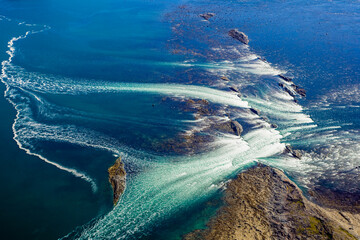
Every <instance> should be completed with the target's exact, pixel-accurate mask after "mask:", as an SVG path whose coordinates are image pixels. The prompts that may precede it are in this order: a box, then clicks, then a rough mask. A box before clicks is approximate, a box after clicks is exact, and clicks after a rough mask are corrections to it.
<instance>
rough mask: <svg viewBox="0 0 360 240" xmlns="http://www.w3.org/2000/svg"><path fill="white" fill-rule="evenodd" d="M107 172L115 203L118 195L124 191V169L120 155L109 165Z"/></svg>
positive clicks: (118, 197)
mask: <svg viewBox="0 0 360 240" xmlns="http://www.w3.org/2000/svg"><path fill="white" fill-rule="evenodd" d="M108 172H109V182H110V183H111V186H112V188H113V192H114V195H113V203H114V205H116V204H117V202H118V201H119V199H120V196H121V195H122V194H123V193H124V190H125V186H126V171H125V168H124V163H123V162H122V161H121V158H120V157H119V158H118V159H116V161H115V163H114V165H112V166H111V167H109V169H108Z"/></svg>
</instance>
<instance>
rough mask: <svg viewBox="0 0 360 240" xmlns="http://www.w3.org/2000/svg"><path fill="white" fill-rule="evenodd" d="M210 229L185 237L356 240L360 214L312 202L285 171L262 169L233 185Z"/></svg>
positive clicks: (207, 239) (244, 175)
mask: <svg viewBox="0 0 360 240" xmlns="http://www.w3.org/2000/svg"><path fill="white" fill-rule="evenodd" d="M342 215H344V216H345V217H343V216H342ZM207 226H208V228H207V229H204V230H196V231H194V232H192V233H189V234H187V235H185V236H184V239H185V240H194V239H201V240H210V239H211V240H228V239H237V240H248V239H274V240H275V239H285V240H290V239H312V240H315V239H324V240H325V239H353V240H355V239H356V238H357V237H359V234H360V215H358V214H357V215H356V214H349V213H344V212H342V213H340V212H339V211H336V210H331V209H326V208H322V207H320V206H318V205H316V204H314V203H312V202H310V201H308V200H307V199H306V198H305V197H304V196H303V194H302V192H301V190H300V189H299V188H298V187H297V186H296V185H295V183H293V182H292V181H291V180H290V179H288V178H287V177H286V175H285V174H284V173H283V172H281V171H280V170H277V169H273V168H271V167H268V166H264V165H258V166H256V167H254V168H251V169H249V170H247V171H245V172H243V173H240V174H239V175H238V176H237V178H236V179H234V180H232V181H231V182H230V183H228V185H227V188H226V190H225V196H224V206H223V207H221V208H220V209H219V211H218V213H217V215H216V216H215V217H213V218H212V219H211V220H210V221H209V222H208V224H207Z"/></svg>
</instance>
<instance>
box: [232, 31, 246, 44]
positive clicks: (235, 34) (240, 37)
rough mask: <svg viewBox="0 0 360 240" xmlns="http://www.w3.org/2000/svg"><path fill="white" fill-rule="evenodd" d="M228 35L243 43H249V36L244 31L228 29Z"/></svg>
mask: <svg viewBox="0 0 360 240" xmlns="http://www.w3.org/2000/svg"><path fill="white" fill-rule="evenodd" d="M228 34H229V36H230V37H232V38H234V39H236V40H238V41H240V42H242V43H243V44H249V38H248V36H246V34H245V33H243V32H240V31H239V30H238V29H232V30H230V31H229V33H228Z"/></svg>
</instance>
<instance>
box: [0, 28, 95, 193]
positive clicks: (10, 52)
mask: <svg viewBox="0 0 360 240" xmlns="http://www.w3.org/2000/svg"><path fill="white" fill-rule="evenodd" d="M48 29H50V27H48V26H44V29H42V30H39V31H27V32H26V33H25V34H24V35H20V36H18V37H13V38H12V39H11V40H10V41H9V42H8V48H9V50H8V51H6V53H7V54H8V55H9V58H8V59H7V60H4V61H3V62H2V63H1V66H2V68H1V77H0V78H1V82H2V83H4V85H5V87H6V89H5V92H4V97H6V96H7V94H8V91H9V89H10V87H9V85H8V84H7V83H6V81H5V80H4V78H6V77H7V75H6V73H5V66H6V65H7V64H11V62H12V60H13V58H14V56H15V47H14V43H15V42H16V41H18V40H20V39H25V38H26V37H27V36H29V35H30V34H35V33H40V32H43V31H45V30H48ZM7 100H8V101H9V102H10V103H11V104H12V105H13V106H14V108H15V110H16V111H17V113H16V118H15V120H14V123H13V125H12V131H13V133H14V137H13V139H14V140H15V142H16V144H17V145H18V147H19V149H21V150H24V151H25V152H26V153H27V154H28V155H31V156H35V157H38V158H40V159H41V160H43V161H44V162H46V163H48V164H50V165H53V166H55V167H57V168H58V169H60V170H63V171H66V172H69V173H71V174H73V175H74V176H75V177H78V178H81V179H84V180H85V181H87V182H89V183H90V184H91V187H92V190H93V192H96V191H97V185H96V183H95V181H94V180H93V179H91V178H90V177H89V176H87V175H86V174H84V173H81V172H79V171H77V170H75V169H73V168H68V167H64V166H62V165H60V164H58V163H55V162H52V161H50V160H48V159H47V158H45V157H43V156H41V155H40V154H37V153H33V152H31V150H30V149H28V148H26V147H24V146H23V144H22V143H21V142H20V141H19V140H18V135H17V133H16V132H17V131H16V129H15V126H16V123H17V121H18V119H19V118H20V110H19V109H18V108H17V106H16V104H15V103H14V102H13V101H12V100H11V99H9V98H8V99H7Z"/></svg>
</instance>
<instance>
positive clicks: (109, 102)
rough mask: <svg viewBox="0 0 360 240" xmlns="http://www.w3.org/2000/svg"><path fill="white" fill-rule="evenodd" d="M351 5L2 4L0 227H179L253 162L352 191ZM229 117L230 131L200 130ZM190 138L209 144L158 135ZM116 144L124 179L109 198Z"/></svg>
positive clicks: (6, 233) (16, 232) (9, 234)
mask: <svg viewBox="0 0 360 240" xmlns="http://www.w3.org/2000/svg"><path fill="white" fill-rule="evenodd" d="M204 12H214V13H215V14H216V15H215V17H213V18H211V19H210V20H209V21H205V20H203V19H202V18H200V17H199V14H201V13H204ZM359 13H360V3H359V1H355V0H354V1H325V0H318V1H311V2H308V1H300V0H292V1H276V0H274V1H263V0H262V1H260V0H258V1H223V0H215V1H204V0H198V1H195V0H188V1H186V0H183V1H180V0H179V1H166V0H160V1H151V0H127V1H114V0H106V1H94V0H91V1H86V2H84V1H79V0H76V1H67V0H65V1H64V0H62V1H58V0H53V1H40V0H35V1H31V2H29V1H21V0H20V1H9V0H0V15H1V16H0V32H1V35H0V58H1V61H2V75H1V80H2V83H3V84H2V85H1V91H3V92H4V98H1V100H0V109H1V111H2V113H3V114H2V118H1V125H0V126H1V127H0V131H1V135H0V138H1V145H0V148H1V151H0V159H1V164H2V168H0V169H1V170H0V171H1V174H0V177H1V185H2V189H3V192H2V197H1V198H0V206H1V212H2V218H1V220H0V221H1V222H0V226H1V227H0V229H1V233H0V234H1V236H2V238H4V239H181V236H182V235H183V234H185V233H187V232H190V231H192V230H194V229H198V228H204V227H205V224H206V221H207V220H208V219H209V217H210V216H212V215H213V214H214V213H215V212H216V209H217V208H218V207H219V206H220V205H221V202H220V201H219V199H220V198H221V196H222V191H223V188H224V186H225V184H226V182H227V181H228V180H229V179H231V178H232V177H234V176H235V175H236V174H237V173H239V172H240V171H242V170H244V169H246V168H248V167H250V166H252V165H254V164H256V163H257V162H261V163H265V164H269V165H271V166H274V167H278V168H280V169H282V170H283V171H285V173H286V174H288V175H289V176H290V177H291V178H292V179H294V180H295V181H296V182H297V183H298V184H299V186H300V187H301V188H302V189H304V190H305V191H306V190H307V189H311V188H315V187H318V186H322V187H327V188H330V189H333V190H337V191H345V192H351V193H360V189H359V185H358V182H359V180H360V172H359V171H360V168H357V167H358V166H360V158H359V150H360V149H359V148H360V147H359V146H360V144H359V141H360V139H359V136H360V135H359V130H360V120H359V116H360V115H359V113H360V79H359V67H360V30H359V29H360V28H359V27H360V15H359ZM233 28H238V29H239V30H241V31H243V32H245V33H246V34H247V35H248V36H249V39H250V43H249V46H247V45H243V44H241V43H240V42H237V41H235V40H234V39H232V38H230V37H229V36H228V35H227V32H228V31H229V30H230V29H233ZM278 74H283V75H286V76H291V77H293V78H294V79H293V81H294V83H295V84H297V85H299V86H300V87H303V88H305V89H306V90H307V97H306V98H303V97H300V96H299V95H296V96H295V98H296V101H294V97H293V96H291V95H289V94H288V93H287V92H286V91H284V90H283V89H282V88H281V87H280V86H279V83H282V84H284V85H285V86H287V87H288V88H289V91H291V92H293V93H294V94H295V92H294V87H293V86H291V85H290V84H289V83H287V82H286V81H284V80H282V79H281V78H280V77H279V76H278ZM223 76H226V77H227V78H229V79H230V81H224V80H222V79H221V77H223ZM229 87H237V88H238V89H239V90H240V92H241V95H238V94H237V93H235V92H233V91H231V90H229ZM188 99H195V100H198V99H205V100H207V101H208V102H209V104H210V105H209V106H210V107H211V108H212V109H213V112H212V115H209V116H200V117H199V116H196V114H195V113H194V111H188V110H184V107H183V106H184V104H185V103H186V101H187V100H188ZM250 108H256V109H258V110H260V115H257V114H255V113H254V112H252V111H251V110H250ZM229 119H236V120H237V121H239V122H240V123H241V124H242V125H243V126H244V133H243V134H242V136H241V137H238V136H235V135H232V134H225V133H221V132H217V131H210V130H209V129H208V126H209V124H213V123H221V122H224V121H228V120H229ZM271 123H274V124H276V125H278V127H277V128H274V127H273V126H271ZM191 134H201V135H203V136H208V137H211V141H210V142H207V143H206V147H205V148H204V149H202V150H201V151H195V152H191V151H185V152H184V151H176V150H174V149H172V148H166V147H164V146H166V145H167V144H169V141H173V140H174V139H175V141H181V139H182V138H184V137H188V136H192V135H191ZM286 144H291V145H292V146H293V147H294V148H295V149H299V150H301V151H302V153H303V157H302V159H301V160H299V159H296V158H294V157H292V156H290V155H289V154H284V149H285V146H286ZM119 156H121V158H122V160H123V162H124V164H125V169H126V171H127V186H126V190H125V192H124V194H123V196H122V197H121V199H120V201H119V203H118V204H117V205H116V206H112V189H111V186H110V184H109V183H108V180H107V169H108V167H109V166H111V165H112V164H113V163H114V161H115V159H116V158H117V157H119Z"/></svg>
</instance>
